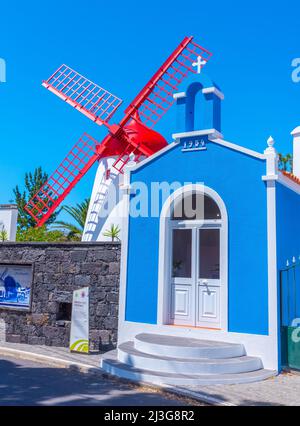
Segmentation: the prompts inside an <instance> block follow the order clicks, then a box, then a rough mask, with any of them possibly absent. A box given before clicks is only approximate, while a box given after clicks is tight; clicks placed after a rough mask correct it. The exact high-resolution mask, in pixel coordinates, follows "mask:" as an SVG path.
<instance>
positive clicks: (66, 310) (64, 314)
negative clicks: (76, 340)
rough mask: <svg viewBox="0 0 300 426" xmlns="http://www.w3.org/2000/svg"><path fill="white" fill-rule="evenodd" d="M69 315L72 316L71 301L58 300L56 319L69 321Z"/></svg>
mask: <svg viewBox="0 0 300 426" xmlns="http://www.w3.org/2000/svg"><path fill="white" fill-rule="evenodd" d="M71 317H72V303H66V302H59V303H58V311H57V315H56V320H57V321H71Z"/></svg>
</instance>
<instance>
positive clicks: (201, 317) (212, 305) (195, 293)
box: [170, 226, 220, 328]
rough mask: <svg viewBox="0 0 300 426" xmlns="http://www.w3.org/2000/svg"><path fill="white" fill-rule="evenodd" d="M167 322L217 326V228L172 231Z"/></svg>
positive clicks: (218, 240)
mask: <svg viewBox="0 0 300 426" xmlns="http://www.w3.org/2000/svg"><path fill="white" fill-rule="evenodd" d="M171 240H172V241H171V244H172V261H171V292H170V293H171V297H170V323H171V324H176V325H187V326H197V327H211V328H219V326H220V229H218V228H198V227H192V226H191V227H182V228H180V227H176V228H174V229H172V235H171Z"/></svg>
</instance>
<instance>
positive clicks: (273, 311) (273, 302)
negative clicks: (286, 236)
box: [266, 180, 279, 371]
mask: <svg viewBox="0 0 300 426" xmlns="http://www.w3.org/2000/svg"><path fill="white" fill-rule="evenodd" d="M266 192H267V233H268V312H269V318H268V320H269V337H270V342H269V345H270V348H271V350H272V353H273V356H272V369H274V370H276V371H277V370H278V360H279V355H278V315H279V313H278V300H277V299H278V296H277V294H278V293H277V286H278V283H277V232H276V181H274V180H269V181H267V182H266ZM270 361H271V360H270Z"/></svg>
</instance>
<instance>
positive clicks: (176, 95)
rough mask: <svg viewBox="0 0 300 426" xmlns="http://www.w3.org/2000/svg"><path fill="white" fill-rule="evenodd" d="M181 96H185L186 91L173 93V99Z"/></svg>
mask: <svg viewBox="0 0 300 426" xmlns="http://www.w3.org/2000/svg"><path fill="white" fill-rule="evenodd" d="M181 98H186V93H185V92H178V93H174V95H173V99H181Z"/></svg>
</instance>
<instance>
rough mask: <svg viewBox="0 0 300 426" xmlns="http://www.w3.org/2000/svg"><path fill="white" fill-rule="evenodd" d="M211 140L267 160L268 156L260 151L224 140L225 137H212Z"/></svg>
mask: <svg viewBox="0 0 300 426" xmlns="http://www.w3.org/2000/svg"><path fill="white" fill-rule="evenodd" d="M210 141H211V142H213V143H217V144H218V145H222V146H226V147H227V148H230V149H233V150H234V151H239V152H242V153H243V154H247V155H250V156H251V157H255V158H259V159H260V160H265V159H266V156H265V155H264V154H261V153H260V152H257V151H253V150H252V149H248V148H245V147H244V146H241V145H237V144H235V143H232V142H228V141H224V140H223V139H210Z"/></svg>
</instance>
